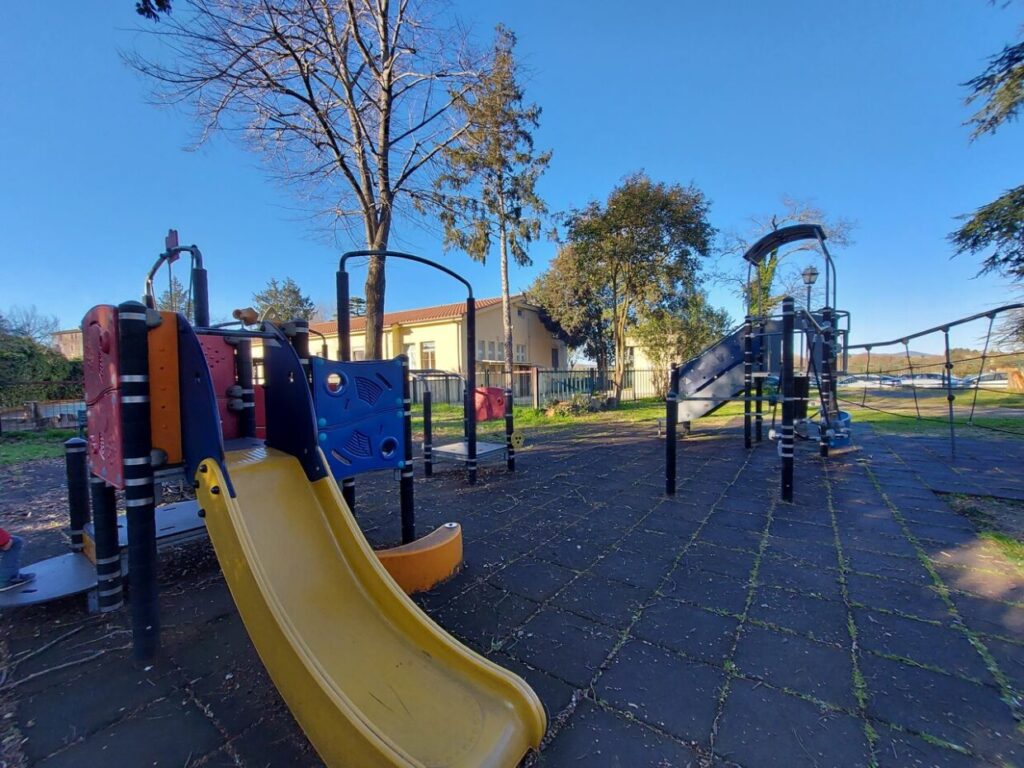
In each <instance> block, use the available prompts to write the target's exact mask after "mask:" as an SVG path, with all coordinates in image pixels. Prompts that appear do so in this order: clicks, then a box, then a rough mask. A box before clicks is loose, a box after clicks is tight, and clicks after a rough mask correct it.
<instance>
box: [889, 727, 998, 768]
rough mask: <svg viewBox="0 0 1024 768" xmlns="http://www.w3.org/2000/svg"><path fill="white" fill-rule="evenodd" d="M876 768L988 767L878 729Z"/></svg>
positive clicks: (912, 737)
mask: <svg viewBox="0 0 1024 768" xmlns="http://www.w3.org/2000/svg"><path fill="white" fill-rule="evenodd" d="M877 730H878V741H877V742H876V743H875V755H876V757H877V760H878V768H987V767H988V766H990V765H991V763H989V762H988V761H987V760H984V759H982V758H979V757H974V756H972V755H965V754H964V753H962V752H958V751H956V750H955V749H949V748H947V747H943V746H940V745H938V744H932V743H931V742H928V741H925V740H924V739H922V738H921V737H920V736H915V735H914V734H912V733H906V732H901V731H898V730H896V729H895V728H886V727H882V728H878V729H877Z"/></svg>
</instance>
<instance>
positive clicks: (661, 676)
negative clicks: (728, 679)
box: [595, 640, 725, 743]
mask: <svg viewBox="0 0 1024 768" xmlns="http://www.w3.org/2000/svg"><path fill="white" fill-rule="evenodd" d="M724 682H725V672H724V671H722V669H721V668H715V667H711V666H708V665H706V664H701V663H699V662H694V661H688V660H686V659H682V658H680V657H679V656H677V655H675V654H673V653H670V652H668V651H665V650H662V649H660V648H656V647H654V646H652V645H648V644H647V643H644V642H640V641H636V640H631V641H630V642H628V643H626V645H624V646H623V647H622V648H621V649H619V652H618V653H617V654H616V655H615V658H614V659H612V662H611V664H610V665H609V667H608V669H607V670H606V671H605V672H604V673H603V674H602V675H601V677H600V678H599V679H598V681H597V684H596V685H595V691H596V693H597V695H598V697H599V698H600V699H602V700H604V701H607V702H608V703H610V704H612V705H613V706H614V707H616V708H617V709H620V710H622V711H624V712H630V711H632V712H633V713H634V714H635V715H636V716H637V717H639V718H640V719H641V720H644V721H645V722H648V723H650V724H651V725H654V726H657V727H658V728H661V729H662V730H665V731H667V732H668V733H670V734H672V735H673V736H675V737H676V738H679V739H682V740H684V741H693V742H698V743H700V742H706V741H707V739H708V736H709V735H710V733H711V726H712V724H713V723H714V720H715V710H716V704H717V695H718V691H719V690H720V689H721V687H722V684H723V683H724Z"/></svg>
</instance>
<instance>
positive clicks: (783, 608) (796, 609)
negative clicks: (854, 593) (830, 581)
mask: <svg viewBox="0 0 1024 768" xmlns="http://www.w3.org/2000/svg"><path fill="white" fill-rule="evenodd" d="M748 616H749V617H750V618H751V619H753V620H756V621H763V622H766V623H768V624H774V625H776V626H779V627H783V628H784V629H790V630H793V631H794V632H799V633H800V634H802V635H807V636H808V637H811V638H813V639H815V640H818V641H819V642H823V643H832V644H833V645H839V646H848V645H849V644H850V630H849V628H848V627H847V618H848V617H847V611H846V604H845V603H842V602H840V601H839V600H826V599H822V598H820V597H813V596H811V595H809V594H807V593H803V592H794V591H791V590H788V589H780V588H778V587H771V586H767V585H765V584H762V585H761V586H759V587H758V589H757V592H756V593H755V594H754V599H753V600H752V601H751V603H750V611H749V613H748Z"/></svg>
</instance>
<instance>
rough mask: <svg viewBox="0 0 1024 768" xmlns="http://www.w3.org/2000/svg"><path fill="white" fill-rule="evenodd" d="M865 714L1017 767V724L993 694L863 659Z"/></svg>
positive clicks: (1021, 755)
mask: <svg viewBox="0 0 1024 768" xmlns="http://www.w3.org/2000/svg"><path fill="white" fill-rule="evenodd" d="M860 666H861V671H862V673H863V674H864V679H865V682H866V683H867V688H868V708H867V709H868V714H869V715H870V716H872V717H879V718H881V719H882V720H885V721H886V722H889V723H895V724H897V725H900V726H902V727H903V728H905V729H909V730H912V731H915V732H918V733H926V734H930V735H931V736H935V737H937V738H939V739H942V740H944V741H947V742H950V743H952V744H956V745H959V746H961V747H964V748H966V749H967V750H970V751H973V752H976V753H978V754H980V755H983V756H985V757H987V758H988V759H989V760H994V761H998V760H1002V761H1003V762H1004V763H1006V764H1008V765H1019V764H1021V761H1022V759H1024V749H1022V747H1021V744H1020V742H1019V740H1017V739H1016V738H1015V737H1014V733H1015V729H1016V722H1015V721H1014V719H1013V716H1012V715H1011V714H1010V708H1009V707H1008V706H1007V705H1006V703H1005V702H1003V701H1002V700H1001V699H1000V696H999V691H998V690H996V689H995V688H992V687H989V686H984V685H976V684H974V683H970V682H967V681H965V680H961V679H959V678H956V677H950V676H948V675H940V674H938V673H937V672H931V671H929V670H926V669H921V668H920V667H915V666H911V665H909V664H903V663H900V662H896V661H890V660H889V659H882V658H878V657H877V656H873V655H871V654H865V655H863V656H862V657H861V660H860Z"/></svg>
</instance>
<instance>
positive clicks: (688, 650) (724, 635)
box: [633, 597, 739, 664]
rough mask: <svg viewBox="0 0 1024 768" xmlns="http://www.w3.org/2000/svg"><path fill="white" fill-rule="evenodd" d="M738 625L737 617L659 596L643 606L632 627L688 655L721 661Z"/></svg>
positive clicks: (640, 635) (727, 650)
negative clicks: (636, 621)
mask: <svg viewBox="0 0 1024 768" xmlns="http://www.w3.org/2000/svg"><path fill="white" fill-rule="evenodd" d="M738 625H739V619H736V618H733V617H730V616H722V615H721V614H717V613H712V612H710V611H706V610H704V609H702V608H697V607H695V606H692V605H687V604H686V603H680V602H679V601H677V600H673V599H671V598H667V597H659V598H656V599H655V600H654V601H653V602H651V604H650V605H648V606H647V608H645V609H644V612H643V615H642V616H641V618H640V621H639V622H638V623H637V624H636V626H635V628H634V630H633V631H634V634H636V635H637V636H638V637H641V638H644V639H645V640H649V641H651V642H652V643H657V644H659V645H663V646H665V647H666V648H671V649H672V650H674V651H679V652H680V653H684V654H686V655H687V656H689V657H691V658H694V659H699V660H701V661H706V662H708V663H711V664H721V663H722V659H724V658H725V657H726V656H727V655H728V654H729V652H730V650H731V649H732V645H733V640H734V637H735V633H736V627H737V626H738Z"/></svg>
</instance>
